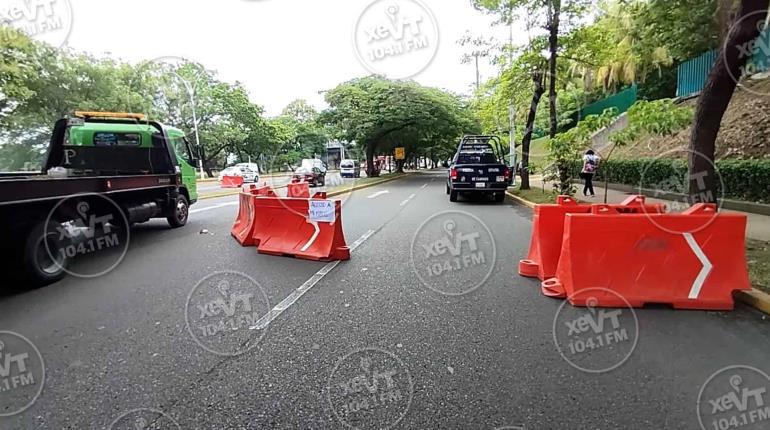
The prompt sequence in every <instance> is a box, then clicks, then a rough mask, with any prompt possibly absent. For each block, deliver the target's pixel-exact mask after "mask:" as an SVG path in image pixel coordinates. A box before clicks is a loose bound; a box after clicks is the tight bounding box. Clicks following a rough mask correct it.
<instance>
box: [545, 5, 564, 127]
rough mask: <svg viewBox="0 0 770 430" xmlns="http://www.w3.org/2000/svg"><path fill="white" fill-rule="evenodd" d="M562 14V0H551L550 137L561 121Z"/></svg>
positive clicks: (549, 65)
mask: <svg viewBox="0 0 770 430" xmlns="http://www.w3.org/2000/svg"><path fill="white" fill-rule="evenodd" d="M560 15H561V0H551V16H550V18H549V24H548V33H549V34H548V51H549V52H550V55H551V56H550V58H548V75H549V79H548V103H549V108H550V117H551V130H550V133H549V135H550V137H551V139H553V138H554V137H556V132H557V131H558V128H559V121H558V119H557V117H556V51H557V50H558V48H559V19H560Z"/></svg>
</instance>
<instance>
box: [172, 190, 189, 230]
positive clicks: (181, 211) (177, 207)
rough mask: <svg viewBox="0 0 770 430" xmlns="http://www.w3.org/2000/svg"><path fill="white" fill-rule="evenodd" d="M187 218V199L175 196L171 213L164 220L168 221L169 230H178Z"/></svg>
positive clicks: (185, 222)
mask: <svg viewBox="0 0 770 430" xmlns="http://www.w3.org/2000/svg"><path fill="white" fill-rule="evenodd" d="M189 216H190V205H189V204H188V203H187V198H186V197H185V196H183V195H181V194H180V195H178V196H177V198H176V202H175V203H174V207H173V208H171V213H170V214H169V215H168V216H167V217H166V220H168V224H169V225H170V226H171V228H179V227H184V225H185V224H187V218H188V217H189Z"/></svg>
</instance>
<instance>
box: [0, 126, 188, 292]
mask: <svg viewBox="0 0 770 430" xmlns="http://www.w3.org/2000/svg"><path fill="white" fill-rule="evenodd" d="M196 163H197V160H196V159H195V157H194V155H193V151H192V149H191V147H190V144H189V143H188V141H187V139H186V138H185V135H184V133H183V132H182V131H181V130H179V129H176V128H173V127H169V126H166V125H163V124H161V123H159V122H156V121H149V120H146V118H145V117H144V116H143V115H141V114H128V113H110V112H76V113H75V115H74V116H72V117H67V118H63V119H60V120H59V121H57V122H56V124H55V125H54V127H53V133H52V135H51V139H50V143H49V145H48V149H47V153H46V156H45V158H44V161H43V165H42V166H41V170H40V171H37V172H8V173H0V237H2V238H3V240H2V241H0V258H1V259H0V263H3V265H5V266H7V270H9V271H10V272H8V271H6V272H5V273H6V274H10V275H12V276H11V279H13V280H18V281H19V282H20V283H22V285H23V286H25V287H26V286H42V285H46V284H50V283H53V282H55V281H58V280H59V279H61V278H63V277H64V276H65V275H66V274H67V273H71V274H74V273H72V272H71V271H69V270H68V266H69V264H70V263H71V260H73V259H74V258H76V257H79V256H83V255H86V254H92V255H93V254H97V253H103V254H104V253H109V252H113V254H114V249H113V250H110V249H109V248H116V247H121V248H127V247H128V240H129V237H128V236H129V230H130V226H131V225H133V224H136V223H142V222H146V221H149V220H150V219H152V218H165V219H166V220H167V221H168V223H169V225H170V226H171V227H172V228H178V227H182V226H184V225H185V224H186V223H187V219H188V215H189V207H190V205H192V204H194V203H195V202H196V200H197V198H198V194H197V188H196V182H195V168H194V167H193V166H195V164H196ZM125 250H126V249H122V252H123V255H124V254H125ZM121 259H122V256H121ZM89 263H93V262H89ZM108 268H109V267H108ZM109 269H111V268H109ZM100 272H101V271H100V270H91V271H90V272H89V273H88V274H86V275H83V277H94V276H96V275H98V274H99V273H100Z"/></svg>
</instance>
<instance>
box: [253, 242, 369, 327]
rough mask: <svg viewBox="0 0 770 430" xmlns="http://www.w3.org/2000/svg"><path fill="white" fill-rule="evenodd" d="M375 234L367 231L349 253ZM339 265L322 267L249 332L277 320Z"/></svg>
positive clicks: (334, 262)
mask: <svg viewBox="0 0 770 430" xmlns="http://www.w3.org/2000/svg"><path fill="white" fill-rule="evenodd" d="M374 233H376V230H369V231H367V232H366V234H364V235H363V236H361V237H360V238H358V240H356V241H355V242H353V244H352V245H350V252H351V254H352V253H353V252H354V251H355V250H356V249H357V248H358V247H359V246H361V245H362V244H363V243H364V242H366V241H367V240H368V239H369V238H370V237H372V236H373V235H374ZM339 264H340V262H339V261H332V262H330V263H327V264H326V265H325V266H324V267H322V268H321V270H319V271H318V272H316V273H315V274H314V275H313V276H311V277H310V279H308V280H307V281H305V283H303V284H302V285H300V286H299V288H297V289H296V290H294V291H293V292H292V293H291V294H289V296H288V297H286V298H285V299H283V300H282V301H281V303H278V304H277V305H275V307H274V308H273V309H271V310H270V312H268V313H267V314H265V315H264V316H263V317H262V318H260V319H259V320H258V321H257V322H256V324H254V325H253V326H251V327H249V330H263V329H265V328H267V326H269V325H270V323H272V322H273V321H274V320H275V319H276V318H278V316H279V315H281V314H282V313H283V312H284V311H285V310H286V309H289V307H290V306H291V305H293V304H294V303H297V300H299V299H300V297H302V296H304V295H305V293H307V292H308V291H310V289H311V288H313V287H315V286H316V284H318V282H320V281H321V279H323V278H324V276H326V275H328V274H329V273H331V271H332V270H334V269H335V268H336V267H337V266H338V265H339Z"/></svg>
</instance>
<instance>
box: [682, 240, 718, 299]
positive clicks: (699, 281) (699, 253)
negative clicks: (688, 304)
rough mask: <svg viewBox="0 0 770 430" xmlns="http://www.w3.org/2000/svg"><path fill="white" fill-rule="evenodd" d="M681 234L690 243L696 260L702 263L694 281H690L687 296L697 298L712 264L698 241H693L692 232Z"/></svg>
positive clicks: (712, 266)
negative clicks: (690, 284) (690, 285)
mask: <svg viewBox="0 0 770 430" xmlns="http://www.w3.org/2000/svg"><path fill="white" fill-rule="evenodd" d="M682 234H683V235H684V239H685V240H686V241H687V244H688V245H690V249H692V252H693V253H694V254H695V256H696V257H698V260H700V262H701V264H702V265H703V267H702V268H701V269H700V272H698V276H697V277H696V278H695V281H694V282H693V283H692V288H691V289H690V295H689V296H688V298H689V299H697V298H698V296H699V295H700V290H701V288H703V284H704V283H706V278H707V277H708V276H709V273H711V270H712V269H713V268H714V265H713V264H711V261H709V259H708V257H706V253H704V252H703V249H702V248H701V247H700V245H698V242H696V241H695V238H694V237H693V236H692V233H682Z"/></svg>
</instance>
